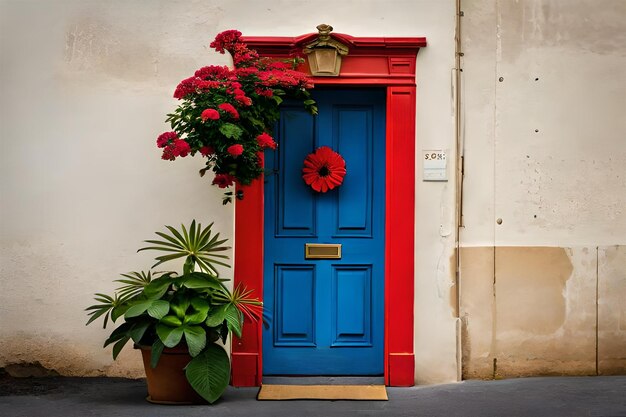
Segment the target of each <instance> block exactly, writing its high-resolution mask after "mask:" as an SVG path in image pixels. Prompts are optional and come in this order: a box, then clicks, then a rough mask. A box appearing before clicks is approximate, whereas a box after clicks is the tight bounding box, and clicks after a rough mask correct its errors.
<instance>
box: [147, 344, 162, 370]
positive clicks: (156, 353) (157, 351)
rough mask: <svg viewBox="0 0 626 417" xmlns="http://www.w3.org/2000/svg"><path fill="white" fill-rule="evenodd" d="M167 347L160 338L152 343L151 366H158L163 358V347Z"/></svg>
mask: <svg viewBox="0 0 626 417" xmlns="http://www.w3.org/2000/svg"><path fill="white" fill-rule="evenodd" d="M164 348H165V345H164V344H163V342H161V339H158V338H157V340H155V341H154V343H153V344H152V350H151V352H150V367H151V368H156V366H157V364H158V363H159V359H160V358H161V353H163V349H164Z"/></svg>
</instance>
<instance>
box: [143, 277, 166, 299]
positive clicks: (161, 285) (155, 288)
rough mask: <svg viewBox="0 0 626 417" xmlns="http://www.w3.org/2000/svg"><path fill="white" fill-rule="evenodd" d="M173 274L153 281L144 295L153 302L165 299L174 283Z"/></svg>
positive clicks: (144, 291)
mask: <svg viewBox="0 0 626 417" xmlns="http://www.w3.org/2000/svg"><path fill="white" fill-rule="evenodd" d="M170 276H171V274H167V275H163V276H161V277H159V278H157V279H155V280H152V282H150V284H148V285H146V288H144V290H143V295H145V296H146V298H149V299H151V300H158V299H159V298H161V297H163V295H164V294H165V293H166V292H167V289H168V288H169V286H170V284H171V283H172V279H171V277H170Z"/></svg>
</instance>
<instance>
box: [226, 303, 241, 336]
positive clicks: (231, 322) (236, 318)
mask: <svg viewBox="0 0 626 417" xmlns="http://www.w3.org/2000/svg"><path fill="white" fill-rule="evenodd" d="M225 319H226V323H227V324H228V329H229V330H230V331H231V332H233V333H234V334H235V335H236V336H237V337H241V326H242V324H243V323H242V322H243V317H242V316H241V312H240V311H239V309H238V308H237V307H235V306H234V305H233V304H228V305H227V307H226V314H225Z"/></svg>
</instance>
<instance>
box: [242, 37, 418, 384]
mask: <svg viewBox="0 0 626 417" xmlns="http://www.w3.org/2000/svg"><path fill="white" fill-rule="evenodd" d="M331 36H332V37H333V38H335V39H337V40H339V41H340V42H342V43H344V44H346V45H348V47H349V50H350V51H349V54H348V55H347V56H344V57H343V63H342V69H341V74H340V76H339V77H312V80H313V82H314V83H315V84H316V85H325V86H375V87H385V88H386V91H387V109H386V143H387V145H386V147H387V160H386V220H385V359H384V360H385V384H386V385H388V386H413V385H414V373H415V356H414V352H413V330H414V324H413V314H414V312H413V299H414V265H413V263H414V225H415V101H416V86H415V66H416V58H417V53H418V51H419V48H421V47H425V46H426V38H356V37H352V36H349V35H343V34H339V33H332V34H331ZM316 37H317V34H315V33H312V34H308V35H303V36H300V37H297V38H288V37H245V38H243V41H244V42H246V43H247V44H248V45H249V46H250V47H251V48H253V49H256V50H257V51H258V52H259V54H260V55H262V56H268V57H272V58H277V59H280V58H288V57H289V56H291V55H292V54H293V53H294V52H299V51H301V50H302V47H303V45H304V44H306V43H308V42H311V41H312V40H313V39H315V38H316ZM300 70H302V71H305V72H306V71H307V66H305V65H303V66H301V68H300ZM263 221H264V214H263V179H262V178H261V179H258V180H256V181H255V182H254V183H253V184H251V185H250V186H248V187H245V198H244V199H243V200H241V201H237V203H236V206H235V285H239V284H242V285H244V286H246V287H247V288H248V289H253V290H254V291H255V294H256V296H257V297H259V298H260V299H262V297H263V229H264V228H263ZM262 330H263V327H262V324H261V323H253V322H250V321H246V322H245V323H244V328H243V335H242V338H241V339H238V338H233V345H232V380H231V383H232V385H234V386H239V387H245V386H259V385H261V381H262V378H263V375H262V373H263V366H262V360H263V357H262V351H261V347H262V346H263V344H262Z"/></svg>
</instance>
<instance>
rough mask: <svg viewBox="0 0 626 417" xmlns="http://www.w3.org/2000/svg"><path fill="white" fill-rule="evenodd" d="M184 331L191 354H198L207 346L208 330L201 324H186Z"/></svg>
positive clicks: (193, 355)
mask: <svg viewBox="0 0 626 417" xmlns="http://www.w3.org/2000/svg"><path fill="white" fill-rule="evenodd" d="M183 333H184V334H185V341H187V347H189V354H190V355H191V356H192V357H195V356H198V354H199V353H200V352H202V349H204V347H205V346H206V332H205V331H204V329H203V328H202V327H200V326H186V327H184V330H183Z"/></svg>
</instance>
